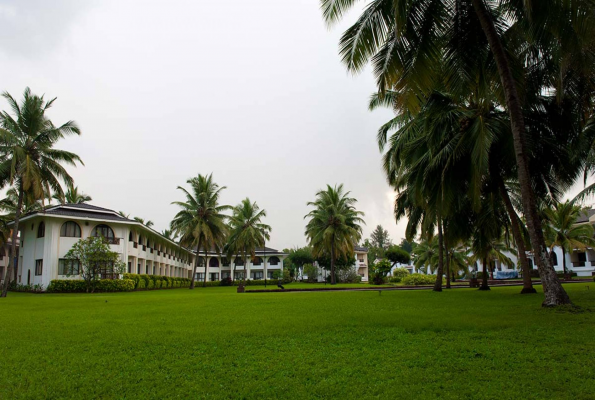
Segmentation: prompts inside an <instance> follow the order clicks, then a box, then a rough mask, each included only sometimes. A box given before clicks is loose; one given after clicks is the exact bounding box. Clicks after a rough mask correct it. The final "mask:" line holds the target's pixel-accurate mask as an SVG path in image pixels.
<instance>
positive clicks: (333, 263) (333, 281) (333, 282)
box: [331, 240, 337, 285]
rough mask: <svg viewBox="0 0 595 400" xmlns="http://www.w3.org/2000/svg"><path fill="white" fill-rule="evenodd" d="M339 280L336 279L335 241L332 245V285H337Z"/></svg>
mask: <svg viewBox="0 0 595 400" xmlns="http://www.w3.org/2000/svg"><path fill="white" fill-rule="evenodd" d="M336 284H337V279H336V278H335V241H334V240H333V242H332V243H331V285H336Z"/></svg>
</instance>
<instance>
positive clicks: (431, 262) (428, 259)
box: [413, 236, 438, 274]
mask: <svg viewBox="0 0 595 400" xmlns="http://www.w3.org/2000/svg"><path fill="white" fill-rule="evenodd" d="M413 252H414V253H415V261H414V263H413V265H414V266H415V270H416V271H422V272H423V273H425V274H427V273H434V271H435V270H436V269H437V267H438V240H437V239H436V237H435V236H434V237H432V238H431V239H429V240H422V241H420V242H419V243H418V244H417V245H416V246H415V249H413Z"/></svg>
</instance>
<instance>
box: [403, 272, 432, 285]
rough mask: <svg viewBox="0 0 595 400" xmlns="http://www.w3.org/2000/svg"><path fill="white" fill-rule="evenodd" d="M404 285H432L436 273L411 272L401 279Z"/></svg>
mask: <svg viewBox="0 0 595 400" xmlns="http://www.w3.org/2000/svg"><path fill="white" fill-rule="evenodd" d="M402 282H403V284H404V285H405V286H417V285H433V284H434V283H435V282H436V275H423V274H411V275H408V276H406V277H404V278H403V280H402Z"/></svg>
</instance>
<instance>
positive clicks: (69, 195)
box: [52, 184, 93, 204]
mask: <svg viewBox="0 0 595 400" xmlns="http://www.w3.org/2000/svg"><path fill="white" fill-rule="evenodd" d="M52 198H53V199H55V200H58V201H59V202H60V204H81V203H86V202H88V201H91V200H93V199H92V198H91V196H89V195H87V194H85V193H83V192H79V188H78V186H74V185H72V184H67V185H66V193H62V195H59V194H58V193H55V194H54V195H53V196H52Z"/></svg>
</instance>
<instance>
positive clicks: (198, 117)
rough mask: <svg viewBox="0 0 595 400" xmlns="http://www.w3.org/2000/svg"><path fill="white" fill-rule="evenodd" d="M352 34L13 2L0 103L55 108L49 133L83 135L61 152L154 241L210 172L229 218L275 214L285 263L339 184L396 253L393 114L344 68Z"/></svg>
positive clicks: (292, 20) (103, 202)
mask: <svg viewBox="0 0 595 400" xmlns="http://www.w3.org/2000/svg"><path fill="white" fill-rule="evenodd" d="M355 16H356V13H353V14H352V15H351V16H350V17H348V21H353V18H354V17H355ZM346 27H347V24H343V25H338V26H336V27H334V28H333V29H330V30H329V29H327V27H326V26H325V24H324V23H323V20H322V16H321V13H320V10H319V2H318V0H292V1H279V0H258V1H250V2H247V1H245V0H228V1H199V2H196V1H168V2H164V1H122V0H118V1H93V2H92V1H80V0H53V1H51V2H49V1H44V0H35V1H33V0H29V1H23V0H18V1H17V0H3V1H2V3H0V57H1V58H2V63H1V64H0V65H1V67H0V71H1V72H2V73H1V74H0V81H1V85H0V90H2V91H4V90H6V91H8V92H10V93H11V94H12V95H13V96H15V97H17V98H20V97H21V94H22V92H23V89H24V88H25V87H26V86H30V87H31V89H32V91H33V92H34V93H37V94H44V93H45V94H46V96H47V97H48V98H50V97H58V100H57V101H56V103H55V106H54V108H53V109H52V110H51V113H50V117H51V118H52V120H53V121H54V122H55V123H62V122H65V121H66V120H68V119H73V120H75V121H76V122H77V123H78V124H79V125H80V127H81V129H82V132H83V134H82V136H81V137H77V138H71V139H67V140H65V141H63V142H61V143H60V146H59V147H61V148H64V149H68V150H71V151H74V152H76V153H78V154H79V155H80V156H81V157H82V159H83V161H84V162H85V166H84V167H83V166H81V167H78V168H71V169H70V171H71V173H72V176H73V177H74V179H75V181H76V183H77V184H78V186H79V187H80V189H82V190H83V191H84V192H85V193H88V194H89V195H91V196H92V197H93V201H92V204H95V205H98V206H102V207H108V208H112V209H114V210H123V211H125V212H127V213H130V214H131V215H132V216H140V217H143V218H145V219H150V220H153V221H154V222H155V227H156V229H158V230H162V229H164V228H166V227H167V226H168V224H169V221H170V220H171V218H172V217H173V215H174V214H175V213H176V207H175V206H173V205H171V204H170V203H171V202H172V201H174V200H181V199H182V196H181V193H180V192H179V191H177V190H176V186H178V185H183V184H185V181H186V180H187V179H188V178H190V177H192V176H195V175H197V174H198V173H202V174H207V173H211V172H212V173H213V174H214V177H215V180H216V181H217V182H218V183H219V184H221V185H225V186H227V188H228V189H227V190H226V191H225V192H224V194H223V198H222V200H223V202H224V203H225V204H232V205H235V204H237V203H238V202H239V201H240V200H242V199H243V198H245V197H249V198H250V199H251V200H253V201H256V202H257V203H258V204H259V205H260V206H261V207H263V208H265V209H266V211H267V212H268V217H267V219H266V222H267V223H268V224H270V225H271V226H272V228H273V231H272V237H271V242H270V245H271V246H273V247H277V248H285V247H293V246H302V245H304V244H306V239H305V237H304V234H303V232H304V225H305V222H304V219H303V217H304V215H305V214H306V213H307V212H308V207H306V203H307V202H308V201H310V200H312V199H313V198H314V195H315V193H316V191H317V190H319V189H321V188H323V187H324V186H325V185H326V184H331V185H334V184H337V183H343V184H344V185H345V187H346V188H347V189H348V190H350V191H351V192H352V195H353V197H355V198H357V199H358V208H359V209H360V210H362V211H364V212H365V214H366V216H365V220H366V223H367V226H366V227H365V228H364V237H368V236H369V234H370V231H371V230H372V229H373V228H374V227H375V226H376V225H377V224H382V225H383V226H385V227H386V228H387V229H388V230H389V231H390V233H391V237H392V239H393V240H394V241H395V242H398V241H399V240H400V238H401V237H402V236H403V224H404V223H401V224H400V226H399V227H398V226H397V225H396V224H395V222H394V218H393V217H392V196H393V195H392V191H391V190H390V188H389V186H388V185H387V184H386V182H385V179H384V175H383V173H382V170H381V161H380V158H381V155H380V153H379V151H378V148H377V146H376V144H375V134H376V130H377V128H378V126H380V124H382V123H383V122H385V121H386V120H388V119H389V118H390V117H391V112H390V111H388V110H387V111H385V112H383V111H378V112H374V113H371V112H369V111H368V110H367V102H368V98H369V96H370V94H371V93H372V92H373V91H374V88H375V85H374V78H373V76H372V74H371V72H370V71H366V72H364V73H362V74H361V75H358V76H351V75H349V74H348V73H347V72H346V71H345V68H344V66H343V65H342V64H341V62H340V58H339V56H338V44H337V43H338V40H339V37H340V35H341V33H342V32H343V31H344V30H345V28H346ZM0 105H1V108H2V109H7V107H6V103H5V102H4V101H3V100H2V101H1V102H0Z"/></svg>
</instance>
